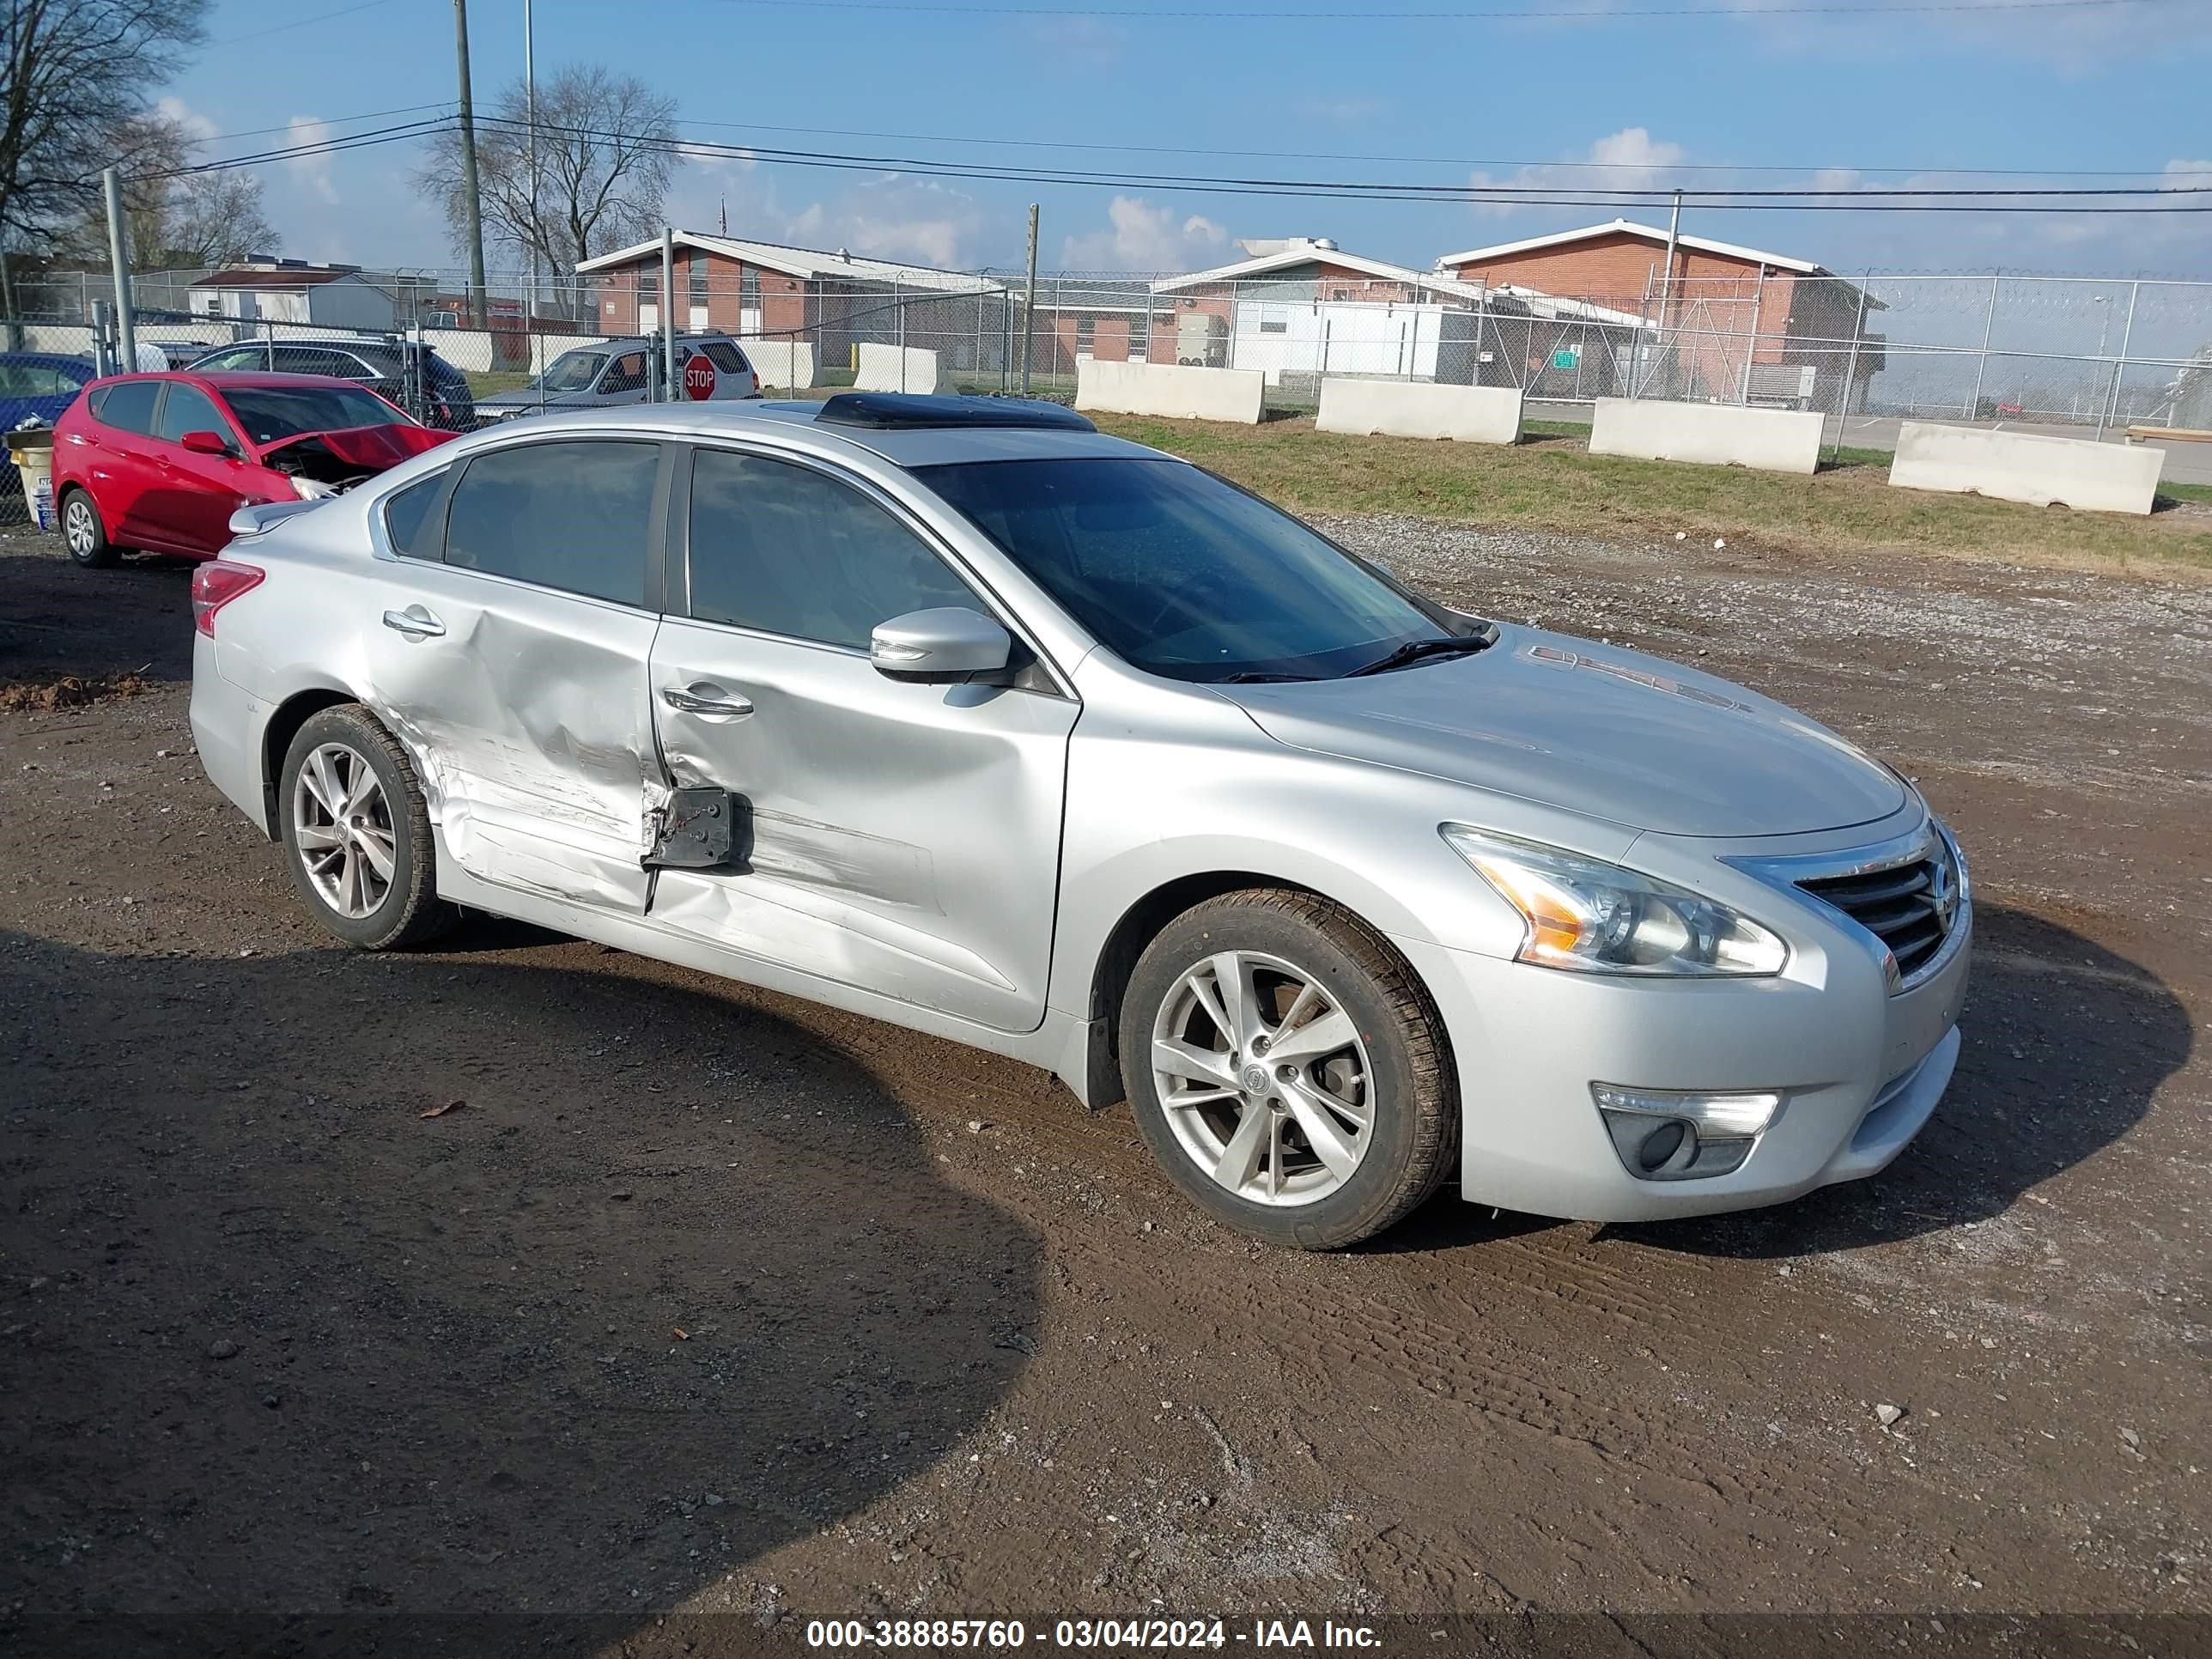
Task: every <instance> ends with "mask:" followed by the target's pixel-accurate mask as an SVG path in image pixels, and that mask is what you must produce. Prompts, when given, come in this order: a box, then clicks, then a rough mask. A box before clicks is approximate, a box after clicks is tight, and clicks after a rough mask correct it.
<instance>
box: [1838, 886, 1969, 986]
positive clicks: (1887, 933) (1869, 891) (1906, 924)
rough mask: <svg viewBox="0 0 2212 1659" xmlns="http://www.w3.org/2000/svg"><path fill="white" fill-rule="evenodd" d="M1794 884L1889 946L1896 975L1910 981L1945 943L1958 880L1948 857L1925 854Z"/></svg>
mask: <svg viewBox="0 0 2212 1659" xmlns="http://www.w3.org/2000/svg"><path fill="white" fill-rule="evenodd" d="M1798 886H1800V887H1802V888H1803V889H1804V890H1805V891H1807V892H1808V893H1810V894H1812V895H1813V896H1814V897H1815V898H1817V899H1820V900H1823V901H1824V902H1827V903H1829V904H1832V905H1834V906H1835V907H1836V908H1837V909H1838V910H1841V911H1842V912H1843V913H1844V915H1847V916H1849V917H1850V919H1851V920H1852V921H1856V922H1857V923H1858V925H1859V926H1860V927H1863V928H1865V929H1866V930H1867V932H1869V933H1872V934H1873V935H1874V936H1875V938H1876V939H1880V940H1881V942H1882V943H1883V944H1884V945H1887V946H1888V947H1889V952H1890V954H1891V955H1892V956H1893V957H1895V958H1896V959H1897V972H1898V977H1899V979H1900V980H1903V981H1910V980H1911V977H1912V975H1913V973H1914V971H1915V970H1916V969H1920V968H1923V967H1925V966H1926V965H1927V964H1928V963H1929V962H1930V961H1932V960H1934V958H1935V957H1936V952H1937V951H1941V950H1942V948H1943V941H1944V939H1946V938H1948V936H1949V934H1950V932H1951V920H1952V917H1953V915H1954V907H1955V897H1954V896H1955V894H1956V891H1957V888H1958V882H1957V879H1956V878H1955V877H1954V876H1953V875H1952V873H1951V870H1950V866H1949V864H1948V860H1945V861H1943V862H1942V863H1939V862H1938V861H1937V860H1936V859H1932V858H1930V859H1923V860H1920V861H1919V862H1917V863H1916V864H1894V865H1892V866H1889V867H1888V868H1887V869H1884V870H1869V871H1866V872H1863V873H1862V874H1858V875H1851V876H1820V877H1815V878H1811V879H1808V880H1805V881H1801V882H1799V883H1798Z"/></svg>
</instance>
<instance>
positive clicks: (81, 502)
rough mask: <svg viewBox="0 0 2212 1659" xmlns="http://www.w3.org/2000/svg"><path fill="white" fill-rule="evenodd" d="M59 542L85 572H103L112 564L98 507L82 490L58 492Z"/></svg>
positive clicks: (110, 545)
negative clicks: (59, 500) (60, 512)
mask: <svg viewBox="0 0 2212 1659" xmlns="http://www.w3.org/2000/svg"><path fill="white" fill-rule="evenodd" d="M62 543H63V545H64V546H65V547H67V548H68V549H69V556H70V558H72V559H74V560H76V562H77V563H79V564H81V565H82V566H83V567H84V568H86V569H88V570H99V569H103V568H106V567H107V566H108V565H111V564H113V563H114V562H115V555H116V551H117V550H116V546H115V544H114V543H112V542H111V541H109V540H108V539H107V526H106V525H105V524H104V523H102V522H101V520H100V507H99V504H98V503H97V502H95V501H94V500H93V499H92V497H91V496H90V495H88V494H87V493H86V492H85V491H84V490H82V489H79V488H77V487H76V486H75V485H71V486H70V488H69V489H66V490H64V491H63V493H62Z"/></svg>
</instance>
